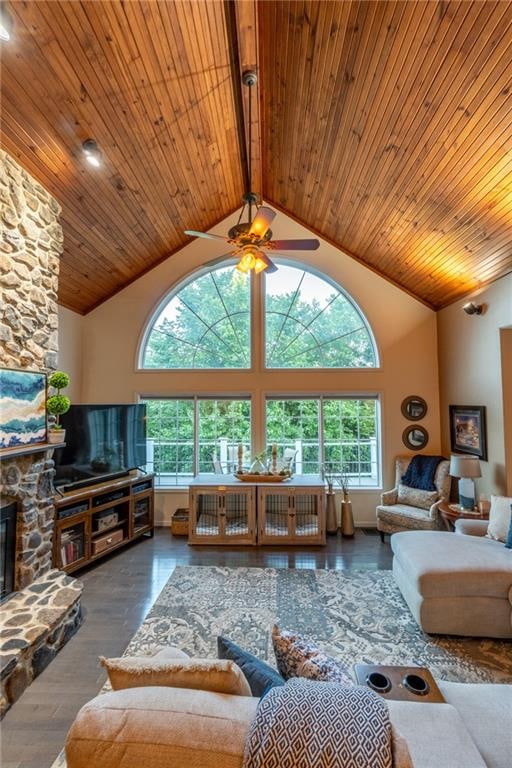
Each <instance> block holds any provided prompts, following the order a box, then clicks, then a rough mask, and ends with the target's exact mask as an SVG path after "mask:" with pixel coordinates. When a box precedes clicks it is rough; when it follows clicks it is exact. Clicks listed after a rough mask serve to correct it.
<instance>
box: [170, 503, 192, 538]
mask: <svg viewBox="0 0 512 768" xmlns="http://www.w3.org/2000/svg"><path fill="white" fill-rule="evenodd" d="M171 533H172V535H173V536H188V509H186V508H185V507H179V508H178V509H177V510H176V511H175V512H174V513H173V516H172V518H171Z"/></svg>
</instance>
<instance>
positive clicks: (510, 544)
mask: <svg viewBox="0 0 512 768" xmlns="http://www.w3.org/2000/svg"><path fill="white" fill-rule="evenodd" d="M505 546H506V547H507V549H512V504H511V505H510V527H509V529H508V534H507V540H506V542H505Z"/></svg>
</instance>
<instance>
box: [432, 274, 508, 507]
mask: <svg viewBox="0 0 512 768" xmlns="http://www.w3.org/2000/svg"><path fill="white" fill-rule="evenodd" d="M469 300H473V301H474V302H475V303H476V304H485V305H486V306H485V311H484V313H483V314H482V315H467V314H466V313H465V312H464V311H463V309H462V306H463V304H465V303H466V302H467V301H469ZM507 327H512V274H509V275H506V276H505V277H503V278H502V279H501V280H497V281H496V282H494V283H492V284H491V285H490V286H488V287H487V288H485V289H484V290H482V291H479V292H478V293H475V294H474V295H473V296H471V297H466V298H465V299H464V300H462V301H458V302H456V303H455V304H451V305H450V306H449V307H446V308H445V309H443V310H441V311H440V312H438V336H439V373H440V377H439V383H440V399H441V426H442V445H443V451H444V453H445V455H448V454H449V452H450V429H449V418H448V414H449V411H448V406H449V405H450V404H451V405H485V406H486V413H487V442H488V457H489V461H487V462H484V461H482V462H481V467H482V478H481V479H480V480H478V481H477V493H485V494H490V493H500V494H504V493H506V486H507V482H506V466H505V433H507V434H510V433H512V410H511V408H510V405H509V407H508V410H507V409H506V412H507V419H508V423H507V424H506V423H505V416H504V397H508V398H510V397H511V395H512V393H511V392H510V391H507V392H504V390H503V384H502V366H501V350H500V329H502V328H507ZM505 348H506V347H505V346H504V347H503V349H504V350H505ZM507 362H508V366H507V370H506V372H508V371H509V367H510V361H507ZM506 372H504V373H506ZM511 459H512V457H510V458H509V461H510V460H511Z"/></svg>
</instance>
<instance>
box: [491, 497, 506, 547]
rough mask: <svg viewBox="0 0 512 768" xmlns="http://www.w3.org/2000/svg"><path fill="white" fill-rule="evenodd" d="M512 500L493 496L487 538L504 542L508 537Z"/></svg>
mask: <svg viewBox="0 0 512 768" xmlns="http://www.w3.org/2000/svg"><path fill="white" fill-rule="evenodd" d="M511 505H512V498H510V497H509V496H491V509H490V510H489V525H488V527H487V533H486V536H487V537H488V538H489V539H494V540H495V541H502V542H503V543H505V539H506V538H507V536H508V529H509V527H510V507H511Z"/></svg>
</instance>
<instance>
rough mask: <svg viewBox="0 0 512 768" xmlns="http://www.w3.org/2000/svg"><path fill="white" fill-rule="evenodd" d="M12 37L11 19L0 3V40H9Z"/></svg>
mask: <svg viewBox="0 0 512 768" xmlns="http://www.w3.org/2000/svg"><path fill="white" fill-rule="evenodd" d="M11 35H12V17H11V15H10V13H9V12H8V11H7V8H6V5H5V3H0V40H5V41H7V40H10V39H11Z"/></svg>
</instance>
